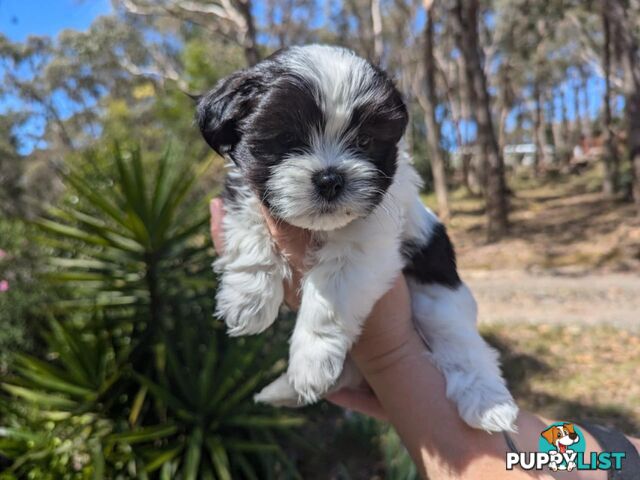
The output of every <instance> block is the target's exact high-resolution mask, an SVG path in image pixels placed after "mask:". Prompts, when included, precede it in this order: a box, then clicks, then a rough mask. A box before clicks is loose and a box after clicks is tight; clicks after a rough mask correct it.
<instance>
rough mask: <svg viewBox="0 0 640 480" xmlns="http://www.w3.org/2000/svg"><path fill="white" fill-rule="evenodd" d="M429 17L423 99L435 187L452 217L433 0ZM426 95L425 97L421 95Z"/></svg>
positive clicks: (443, 214)
mask: <svg viewBox="0 0 640 480" xmlns="http://www.w3.org/2000/svg"><path fill="white" fill-rule="evenodd" d="M425 10H426V12H427V19H426V22H425V28H424V65H423V69H424V86H425V88H424V91H425V95H424V98H423V99H422V101H421V102H420V103H421V105H422V108H423V109H424V122H425V125H426V127H427V143H428V147H429V161H430V162H431V171H432V173H433V186H434V190H435V193H436V199H437V202H438V213H439V215H440V216H441V217H442V218H443V219H445V220H446V219H448V218H449V216H450V213H451V212H450V210H449V198H448V197H449V194H448V187H447V174H446V165H445V154H444V151H443V149H442V145H441V136H440V124H439V123H438V119H437V118H436V108H437V106H438V94H437V90H436V70H437V68H436V62H435V55H434V25H435V9H434V8H433V2H430V1H429V0H427V1H425ZM418 98H419V99H420V98H422V96H418Z"/></svg>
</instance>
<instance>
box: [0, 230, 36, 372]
mask: <svg viewBox="0 0 640 480" xmlns="http://www.w3.org/2000/svg"><path fill="white" fill-rule="evenodd" d="M33 232H34V229H33V227H31V226H29V225H27V224H25V223H24V222H23V221H20V220H17V219H7V218H0V282H1V283H0V287H1V288H0V326H1V328H0V375H1V374H2V373H3V372H6V371H7V370H10V368H11V367H10V358H11V353H12V352H15V351H24V350H28V349H29V348H31V347H32V343H33V342H32V340H33V338H32V336H31V335H30V333H29V331H30V327H32V326H33V325H34V324H35V323H36V322H37V320H38V319H39V318H40V316H39V313H38V309H37V306H38V305H39V304H40V303H42V301H43V300H44V299H45V298H46V296H47V292H45V291H43V290H41V289H38V288H34V282H35V278H34V274H33V272H34V269H35V267H36V265H37V263H38V262H39V260H40V257H41V253H40V251H39V249H38V248H37V247H36V246H35V245H33V242H32V240H31V237H32V235H33Z"/></svg>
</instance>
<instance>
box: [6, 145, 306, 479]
mask: <svg viewBox="0 0 640 480" xmlns="http://www.w3.org/2000/svg"><path fill="white" fill-rule="evenodd" d="M113 162H114V164H115V172H116V173H115V175H109V174H108V173H103V174H102V177H100V175H98V174H95V175H94V176H92V177H91V176H90V177H88V178H92V180H91V181H87V178H86V177H84V176H82V175H79V174H78V173H77V172H75V171H72V172H68V173H65V174H64V177H65V180H66V182H67V184H68V185H69V186H70V187H72V188H73V190H74V191H75V196H73V195H71V196H69V198H68V201H67V202H66V205H65V206H63V207H62V208H50V209H49V212H48V216H47V218H42V219H40V220H38V221H37V224H38V226H39V228H40V229H41V232H42V234H43V242H44V243H45V244H46V245H47V246H48V248H50V249H51V251H52V252H53V254H52V255H51V258H50V259H49V262H48V268H47V271H46V274H45V275H46V280H47V282H48V284H49V285H64V286H66V287H68V288H69V291H70V292H73V294H72V295H69V296H68V297H66V298H62V299H59V300H57V301H55V302H53V303H51V304H50V306H49V312H50V315H49V322H48V326H47V327H46V329H44V331H43V332H42V336H43V339H44V343H45V345H46V351H47V356H46V357H45V358H44V359H43V358H41V357H38V356H31V355H25V354H20V355H18V356H17V357H16V363H15V375H13V376H12V377H11V378H8V379H7V380H6V381H5V382H4V383H3V384H2V390H3V391H4V396H3V397H1V400H0V401H1V402H2V403H0V411H2V412H3V414H4V417H3V418H4V419H5V420H4V421H3V428H2V429H1V430H0V454H2V455H4V456H7V457H9V458H10V459H11V460H12V462H13V463H12V467H11V470H10V471H11V472H13V474H14V475H16V477H20V478H21V477H26V476H29V478H70V479H71V478H73V479H75V478H82V479H84V478H115V477H117V478H177V479H196V478H218V479H230V478H234V479H236V478H249V479H251V478H269V477H270V476H273V475H276V474H278V473H280V475H279V477H278V478H282V477H295V476H296V473H295V470H294V468H293V466H292V465H291V464H290V463H289V461H288V459H287V457H286V456H285V455H284V453H283V451H282V449H281V447H280V446H279V439H280V438H281V436H282V435H283V434H284V433H285V432H286V431H287V430H288V429H290V428H291V427H293V426H296V425H298V424H300V423H301V420H300V419H299V418H298V417H295V416H291V415H286V414H282V413H280V412H276V413H274V411H273V410H270V409H268V408H266V407H261V406H257V405H256V404H254V402H253V400H252V398H251V397H252V393H253V392H254V391H255V390H257V389H258V388H260V387H261V386H263V385H264V384H266V383H267V382H269V381H270V380H271V379H272V378H273V377H274V376H275V375H276V374H278V373H279V371H280V370H281V369H282V365H280V364H279V363H278V362H277V358H278V357H280V356H281V355H282V353H283V352H282V347H283V343H282V342H278V341H275V340H274V339H273V338H269V336H261V337H260V338H247V339H239V340H232V339H229V338H228V337H227V336H226V335H225V334H224V333H223V332H222V331H221V329H220V325H219V324H218V323H217V322H216V321H215V320H214V319H212V317H211V313H212V311H213V307H214V305H213V291H214V289H215V280H214V278H213V275H212V274H211V272H210V268H209V265H210V263H211V259H210V257H211V253H212V252H211V250H210V248H209V241H208V239H207V237H206V225H207V223H208V222H207V221H208V215H207V211H206V208H205V202H204V200H205V199H204V198H202V196H201V195H198V194H196V193H194V192H196V191H197V189H195V188H194V186H195V185H196V182H197V180H198V179H199V178H200V175H201V173H202V171H203V170H204V169H206V165H205V166H204V167H202V168H201V169H199V171H197V172H196V171H194V169H193V168H192V167H191V166H190V165H188V164H181V163H180V162H177V161H176V160H175V159H173V158H172V156H171V155H169V154H166V155H164V156H162V157H161V158H160V160H159V161H158V162H149V161H146V160H145V159H143V158H142V155H141V154H140V151H139V150H133V151H130V152H129V151H124V152H123V151H120V149H118V148H116V149H115V152H114V154H113ZM97 179H101V180H100V181H98V180H97ZM107 187H109V188H108V189H107ZM9 478H11V477H9Z"/></svg>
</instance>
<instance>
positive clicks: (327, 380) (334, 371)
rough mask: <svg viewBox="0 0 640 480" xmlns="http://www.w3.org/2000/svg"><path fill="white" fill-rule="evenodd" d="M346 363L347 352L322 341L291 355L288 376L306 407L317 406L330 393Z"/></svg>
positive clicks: (329, 342)
mask: <svg viewBox="0 0 640 480" xmlns="http://www.w3.org/2000/svg"><path fill="white" fill-rule="evenodd" d="M344 359H345V352H342V350H341V349H339V348H336V346H335V345H334V344H332V342H331V341H326V340H323V339H320V338H316V339H315V340H314V341H313V342H312V343H310V344H308V345H306V346H305V348H300V349H297V350H296V351H295V352H292V354H291V358H290V361H289V370H288V372H287V373H288V375H289V380H290V382H291V385H292V386H293V388H294V390H295V391H296V392H297V393H298V395H299V396H300V397H301V399H302V401H303V402H304V403H314V402H316V401H318V400H319V399H320V398H321V397H322V396H323V395H324V394H325V393H327V392H328V391H329V389H330V388H331V387H332V386H333V385H334V384H335V382H336V380H337V379H338V377H339V376H340V372H342V366H343V364H344Z"/></svg>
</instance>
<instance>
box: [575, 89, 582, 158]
mask: <svg viewBox="0 0 640 480" xmlns="http://www.w3.org/2000/svg"><path fill="white" fill-rule="evenodd" d="M573 109H574V110H575V119H574V125H573V144H574V145H577V144H578V143H580V140H581V139H582V134H583V133H584V128H583V126H582V109H581V108H580V84H576V85H574V86H573Z"/></svg>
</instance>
